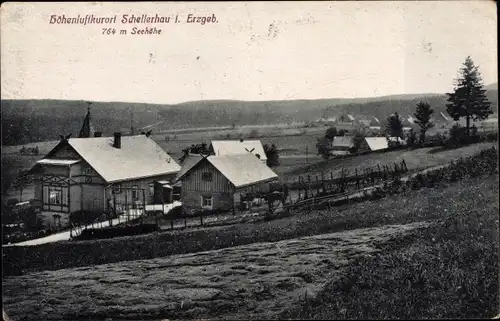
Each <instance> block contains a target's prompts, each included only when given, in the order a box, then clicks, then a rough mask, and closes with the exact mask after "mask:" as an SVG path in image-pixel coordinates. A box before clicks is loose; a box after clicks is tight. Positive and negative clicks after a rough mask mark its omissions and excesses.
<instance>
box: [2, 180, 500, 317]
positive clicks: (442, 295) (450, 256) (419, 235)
mask: <svg viewBox="0 0 500 321" xmlns="http://www.w3.org/2000/svg"><path fill="white" fill-rule="evenodd" d="M497 195H498V176H497V175H495V176H489V177H479V178H475V179H468V180H464V181H460V182H457V183H454V184H452V185H449V186H441V187H438V188H432V189H423V190H420V191H417V192H415V193H413V194H411V195H409V196H401V195H398V196H393V197H388V198H386V199H383V200H379V201H372V202H364V203H359V204H355V205H352V206H344V207H340V208H336V209H334V210H323V211H314V212H304V213H303V214H302V215H296V216H293V217H287V218H282V219H279V220H275V221H270V222H261V223H256V224H252V225H248V224H242V225H239V226H237V227H235V226H233V227H223V228H217V229H207V230H206V231H205V232H202V231H200V232H192V231H190V232H187V231H186V232H185V233H188V234H190V235H189V237H186V238H184V237H182V236H181V235H180V234H178V235H177V236H176V242H175V243H176V246H178V247H182V246H183V245H181V244H182V242H188V240H192V241H193V240H197V241H200V242H190V243H189V245H188V243H185V244H184V245H185V247H186V248H189V247H191V250H194V248H193V247H196V245H195V244H192V243H200V244H198V248H200V246H201V248H204V249H205V250H209V251H208V252H198V253H192V254H181V255H173V256H170V257H165V258H155V259H149V260H139V261H131V262H120V263H114V264H105V265H98V266H89V267H80V268H70V269H64V270H58V271H53V272H51V271H45V272H37V273H29V274H25V275H23V276H13V277H4V279H3V287H4V293H3V294H4V308H5V310H6V312H7V313H9V315H10V316H11V317H14V319H15V320H29V319H32V318H33V316H35V315H36V316H37V317H39V318H42V319H45V320H54V319H61V318H64V319H73V320H74V319H106V318H113V319H114V320H125V319H127V320H132V319H149V320H159V319H162V318H168V319H178V318H224V319H240V318H245V319H247V318H251V319H271V318H289V317H293V318H299V317H303V318H306V319H307V318H310V317H316V318H350V317H357V318H359V317H364V318H388V317H391V316H392V317H396V318H399V317H410V318H432V317H437V318H448V317H465V316H469V317H470V316H471V315H474V317H486V318H488V317H492V316H493V315H495V312H496V310H497V308H498V202H496V201H492V200H495V199H496V197H497ZM211 231H212V232H211ZM215 231H216V233H215V234H213V233H214V232H215ZM196 233H198V234H199V233H204V234H205V235H204V236H205V237H200V236H201V234H200V235H197V234H196ZM207 233H208V234H207ZM210 234H212V235H210ZM320 234H322V235H320ZM306 235H307V236H308V237H302V238H297V237H301V236H306ZM158 236H159V235H158ZM158 236H153V235H149V236H143V237H139V238H136V244H138V245H137V247H141V246H142V250H143V251H146V252H149V255H154V253H153V252H154V251H158V249H159V247H158V246H156V245H155V244H154V243H155V242H157V243H158V244H157V245H160V244H161V248H165V245H167V244H169V243H165V241H164V240H161V238H158ZM217 239H218V240H219V242H220V241H222V242H224V243H228V244H231V245H230V248H225V249H219V250H216V249H214V247H213V246H211V245H210V243H213V242H217ZM242 239H246V240H248V241H250V243H251V244H249V245H244V244H245V243H244V242H242ZM141 240H142V241H141ZM257 240H259V242H265V241H272V242H273V243H255V242H257ZM115 241H116V240H115ZM125 241H126V240H125ZM233 241H234V242H233ZM109 242H113V241H111V240H110V241H106V242H103V241H96V242H85V243H84V242H77V243H75V244H74V246H77V245H78V243H81V244H82V246H84V247H86V248H87V251H92V252H93V253H94V254H93V256H101V255H102V254H103V253H99V251H98V250H97V251H95V250H92V248H91V247H92V246H93V245H92V244H95V245H96V247H95V249H98V248H99V249H106V247H107V245H106V244H107V243H109ZM141 244H142V245H141ZM239 244H240V245H242V246H236V247H235V245H239ZM246 244H248V243H246ZM59 246H60V245H59ZM131 246H132V244H129V245H128V247H130V248H128V247H127V248H124V247H122V251H129V252H130V251H134V249H133V248H132V247H131ZM148 248H149V249H148ZM201 248H200V249H201ZM51 249H52V250H49V248H46V250H47V251H50V253H52V255H54V256H59V254H63V253H58V251H57V246H55V245H54V247H52V248H51ZM74 249H75V251H74V252H73V253H75V255H78V254H77V253H78V252H79V250H78V246H77V247H76V248H75V247H74ZM107 250H111V249H109V248H108V249H107ZM4 255H5V253H4ZM43 256H44V255H42V253H40V256H38V257H39V259H41V258H42V257H43ZM27 259H29V258H27ZM75 259H76V258H75ZM89 265H90V264H89ZM124 289H126V291H124ZM405 294H408V295H405ZM391 313H392V314H391Z"/></svg>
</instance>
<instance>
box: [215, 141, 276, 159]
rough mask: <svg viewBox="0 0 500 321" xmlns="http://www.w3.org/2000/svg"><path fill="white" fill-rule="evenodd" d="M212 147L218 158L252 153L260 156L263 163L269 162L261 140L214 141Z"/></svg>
mask: <svg viewBox="0 0 500 321" xmlns="http://www.w3.org/2000/svg"><path fill="white" fill-rule="evenodd" d="M211 145H212V148H213V150H214V154H215V155H216V156H224V155H242V154H245V155H246V154H248V153H249V151H252V152H251V153H252V154H253V155H259V156H260V159H261V160H262V161H265V160H267V157H266V153H265V152H264V147H263V146H262V143H261V142H260V140H243V141H240V140H213V141H212V143H211Z"/></svg>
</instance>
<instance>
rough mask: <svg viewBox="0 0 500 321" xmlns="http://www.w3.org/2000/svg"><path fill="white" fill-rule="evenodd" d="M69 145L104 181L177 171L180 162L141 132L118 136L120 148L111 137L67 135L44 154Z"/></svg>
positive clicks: (109, 181)
mask: <svg viewBox="0 0 500 321" xmlns="http://www.w3.org/2000/svg"><path fill="white" fill-rule="evenodd" d="M65 144H68V145H69V146H71V147H72V148H73V149H74V150H75V151H76V152H77V153H78V154H79V155H80V156H81V157H82V158H83V159H84V160H85V161H86V162H87V163H88V164H89V165H90V166H91V167H92V168H93V169H94V170H95V171H96V172H97V173H98V174H99V175H100V176H101V177H102V178H103V179H104V180H105V181H107V182H108V183H112V182H119V181H125V180H131V179H139V178H144V177H152V176H158V175H165V174H172V173H177V172H178V171H179V170H180V166H179V164H177V163H176V162H175V160H174V159H173V158H172V157H170V155H168V154H167V153H166V152H165V151H164V150H163V149H162V148H161V147H160V146H158V144H156V143H155V142H154V141H153V140H152V139H151V138H148V137H146V136H144V135H137V136H125V137H122V138H121V148H115V147H113V138H112V137H93V138H70V139H68V140H67V141H61V142H60V143H59V144H58V145H57V146H56V147H55V148H54V149H53V150H52V151H51V152H49V153H48V154H47V156H46V157H48V156H50V155H51V154H53V153H54V152H55V151H56V150H57V149H58V148H60V147H61V146H62V145H65Z"/></svg>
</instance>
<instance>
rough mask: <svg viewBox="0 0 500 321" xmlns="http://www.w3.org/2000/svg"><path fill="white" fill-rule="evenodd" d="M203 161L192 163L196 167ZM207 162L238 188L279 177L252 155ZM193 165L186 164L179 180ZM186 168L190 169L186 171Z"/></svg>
mask: <svg viewBox="0 0 500 321" xmlns="http://www.w3.org/2000/svg"><path fill="white" fill-rule="evenodd" d="M202 160H203V158H201V157H200V158H196V159H193V160H192V162H193V163H194V165H196V164H198V163H199V162H200V161H202ZM206 160H207V161H208V162H210V164H212V165H213V166H214V167H215V168H216V169H217V170H218V171H219V172H220V173H221V174H222V175H224V177H226V178H227V179H228V180H229V181H230V182H231V183H232V184H233V185H234V186H235V187H237V188H240V187H245V186H248V185H252V184H256V183H259V182H264V181H269V180H272V179H275V178H277V177H278V175H276V173H274V172H273V171H272V170H271V169H270V168H269V167H267V166H266V165H265V164H264V163H262V161H260V160H259V159H258V158H257V157H255V156H254V155H250V154H240V155H223V156H214V155H212V156H208V157H207V158H206ZM193 163H189V164H186V163H185V164H184V166H183V169H182V170H181V172H180V173H182V174H181V175H178V176H177V180H178V179H180V178H182V176H184V175H185V174H186V173H188V172H189V171H190V170H191V169H193V167H194V165H193ZM184 167H186V168H187V167H189V168H188V169H184ZM180 173H179V174H180Z"/></svg>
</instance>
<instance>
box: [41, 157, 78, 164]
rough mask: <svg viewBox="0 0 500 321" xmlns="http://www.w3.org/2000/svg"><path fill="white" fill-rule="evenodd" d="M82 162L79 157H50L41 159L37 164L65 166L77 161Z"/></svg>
mask: <svg viewBox="0 0 500 321" xmlns="http://www.w3.org/2000/svg"><path fill="white" fill-rule="evenodd" d="M79 162H81V160H79V159H50V158H44V159H41V160H39V161H37V162H36V163H37V164H41V165H59V166H64V165H73V164H76V163H79Z"/></svg>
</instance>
